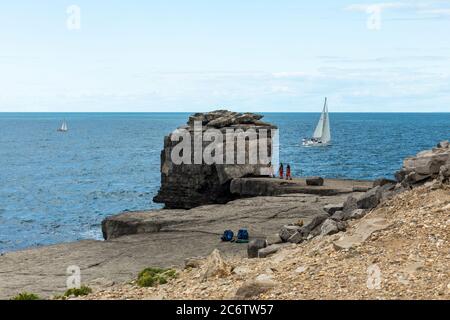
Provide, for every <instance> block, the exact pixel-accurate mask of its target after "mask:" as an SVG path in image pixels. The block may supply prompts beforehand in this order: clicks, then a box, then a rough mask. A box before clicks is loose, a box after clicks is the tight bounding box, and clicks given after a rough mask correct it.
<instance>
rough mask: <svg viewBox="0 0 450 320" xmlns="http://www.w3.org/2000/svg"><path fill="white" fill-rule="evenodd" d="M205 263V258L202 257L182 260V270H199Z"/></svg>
mask: <svg viewBox="0 0 450 320" xmlns="http://www.w3.org/2000/svg"><path fill="white" fill-rule="evenodd" d="M204 263H205V258H203V257H194V258H187V259H186V260H184V268H185V269H188V268H192V269H196V268H200V267H201V266H202V265H203V264H204Z"/></svg>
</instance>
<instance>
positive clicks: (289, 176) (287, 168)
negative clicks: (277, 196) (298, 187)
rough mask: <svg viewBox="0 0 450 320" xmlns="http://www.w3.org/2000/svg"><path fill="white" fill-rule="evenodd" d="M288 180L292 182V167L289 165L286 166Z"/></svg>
mask: <svg viewBox="0 0 450 320" xmlns="http://www.w3.org/2000/svg"><path fill="white" fill-rule="evenodd" d="M286 180H292V177H291V166H290V165H289V164H288V165H287V166H286Z"/></svg>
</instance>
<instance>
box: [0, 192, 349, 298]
mask: <svg viewBox="0 0 450 320" xmlns="http://www.w3.org/2000/svg"><path fill="white" fill-rule="evenodd" d="M347 195H348V194H339V195H335V196H329V197H318V196H317V195H308V194H292V195H281V196H276V197H255V198H248V199H240V200H235V201H232V202H229V203H227V204H225V205H207V206H201V207H197V208H194V209H191V210H181V209H176V210H155V211H147V212H127V213H124V214H122V215H118V216H114V217H111V218H109V219H107V220H108V223H105V224H104V225H105V226H108V227H107V228H106V229H105V230H104V231H105V234H106V237H107V238H108V239H110V240H108V241H80V242H75V243H68V244H59V245H55V246H48V247H40V248H35V249H30V250H25V251H19V252H10V253H6V254H4V255H3V256H0V270H1V272H0V298H3V299H8V298H10V297H12V296H14V295H16V294H17V293H19V292H22V291H28V292H33V293H36V294H39V295H40V296H42V297H48V296H51V295H54V294H61V293H63V292H64V291H65V290H66V280H67V274H66V270H67V267H68V266H71V265H78V266H79V267H80V268H81V281H82V284H87V285H90V283H91V282H95V281H94V280H96V279H99V278H106V279H107V281H108V282H114V283H116V284H120V283H124V282H126V281H130V280H132V279H134V278H136V276H137V274H138V273H139V272H140V271H141V270H142V269H143V268H146V267H150V266H159V267H171V266H180V267H181V268H184V266H185V262H186V261H185V260H186V259H188V258H192V257H207V256H208V255H209V254H210V253H211V252H212V251H213V249H214V248H218V249H219V250H220V252H221V253H222V255H223V256H225V257H229V256H240V257H247V245H245V244H236V243H226V242H222V241H220V236H221V235H222V234H223V231H224V230H225V229H231V230H236V231H237V230H239V229H241V228H247V229H248V230H249V233H250V238H251V239H255V238H260V239H265V238H266V237H267V236H268V235H273V234H276V233H277V232H279V230H280V226H281V225H287V224H289V223H291V222H292V221H298V220H304V222H305V225H306V224H308V223H309V221H311V219H312V218H313V217H314V216H315V215H317V214H321V213H323V206H325V205H326V204H327V203H339V202H342V201H344V199H345V198H346V197H347ZM115 220H117V221H119V223H118V224H117V223H116V221H115ZM128 223H129V224H130V225H131V226H132V227H130V226H128V225H127V224H128ZM109 226H112V228H111V229H110V228H109ZM125 232H131V233H133V234H130V235H126V236H121V237H118V238H116V236H117V235H120V234H122V235H123V234H124V233H125ZM200 263H201V261H200ZM193 267H194V265H191V268H193ZM197 269H198V268H194V270H197Z"/></svg>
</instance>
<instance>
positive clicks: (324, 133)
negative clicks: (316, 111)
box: [302, 98, 331, 147]
mask: <svg viewBox="0 0 450 320" xmlns="http://www.w3.org/2000/svg"><path fill="white" fill-rule="evenodd" d="M330 142H331V132H330V117H329V116H328V102H327V98H325V104H324V106H323V111H322V115H321V116H320V119H319V123H318V124H317V127H316V130H314V134H313V137H312V138H309V139H303V141H302V144H303V146H305V147H319V146H327V145H328V144H329V143H330Z"/></svg>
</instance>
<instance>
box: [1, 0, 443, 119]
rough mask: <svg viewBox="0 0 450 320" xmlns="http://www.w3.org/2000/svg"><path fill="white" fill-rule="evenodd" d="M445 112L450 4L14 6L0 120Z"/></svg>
mask: <svg viewBox="0 0 450 320" xmlns="http://www.w3.org/2000/svg"><path fill="white" fill-rule="evenodd" d="M325 96H327V97H328V98H329V109H330V111H331V112H390V111H392V112H450V0H446V1H428V0H424V1H415V0H405V1H401V2H395V1H393V2H378V3H377V2H374V1H364V0H361V1H358V0H354V1H344V0H343V1H339V0H321V1H300V0H277V1H275V0H270V1H268V0H245V1H242V0H226V1H225V0H223V1H219V0H216V1H212V0H189V1H186V0H151V1H148V0H146V1H144V0H142V1H139V0H127V1H123V0H96V1H92V0H72V1H62V0H40V1H36V0H15V1H3V3H2V5H1V9H0V112H41V111H42V112H89V111H96V112H179V111H185V112H188V111H189V112H193V111H208V110H213V109H218V108H220V109H222V108H227V109H231V110H235V111H252V112H318V111H320V110H321V108H322V104H323V99H324V97H325Z"/></svg>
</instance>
